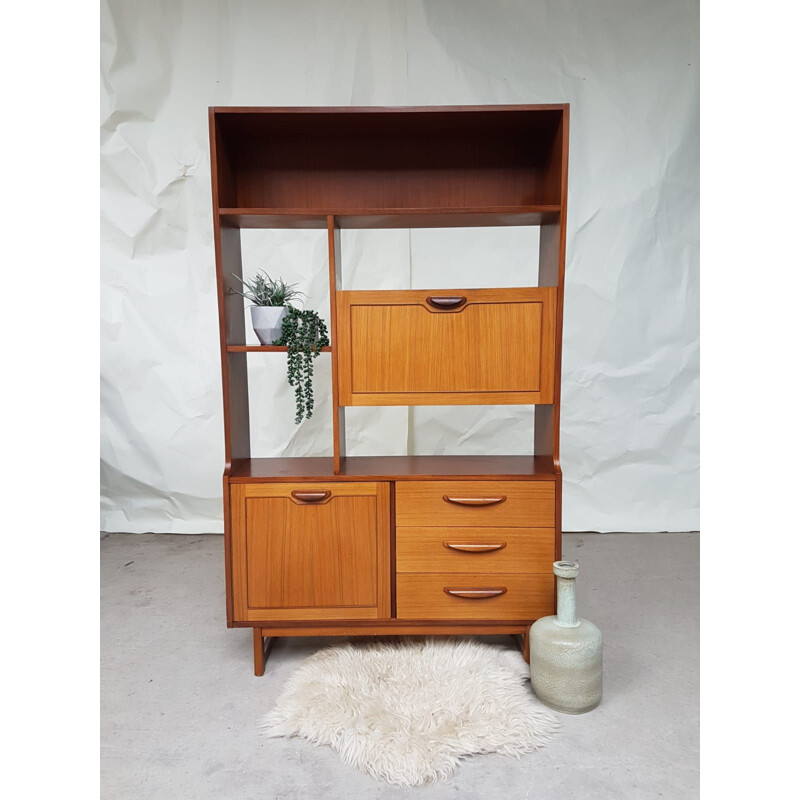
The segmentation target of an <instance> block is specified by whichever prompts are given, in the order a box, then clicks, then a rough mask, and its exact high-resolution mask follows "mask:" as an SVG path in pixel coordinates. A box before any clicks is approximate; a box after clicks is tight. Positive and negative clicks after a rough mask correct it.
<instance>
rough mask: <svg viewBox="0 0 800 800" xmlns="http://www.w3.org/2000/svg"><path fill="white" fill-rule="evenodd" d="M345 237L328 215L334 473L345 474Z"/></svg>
mask: <svg viewBox="0 0 800 800" xmlns="http://www.w3.org/2000/svg"><path fill="white" fill-rule="evenodd" d="M341 239H342V234H341V230H340V228H339V225H338V223H337V221H336V217H335V216H334V215H333V214H329V215H328V276H329V281H330V308H331V381H332V384H333V386H332V392H331V396H332V398H333V474H334V475H339V474H340V473H341V471H342V461H343V460H344V459H345V458H346V457H347V434H346V430H345V414H344V407H343V406H341V405H340V404H339V327H338V321H337V316H336V306H337V300H338V298H337V292H339V291H340V290H341V288H342V240H341Z"/></svg>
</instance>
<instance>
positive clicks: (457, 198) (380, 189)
mask: <svg viewBox="0 0 800 800" xmlns="http://www.w3.org/2000/svg"><path fill="white" fill-rule="evenodd" d="M210 115H211V119H210V122H211V136H212V172H213V175H214V179H215V189H214V198H215V206H216V208H217V209H220V210H221V209H239V210H248V209H264V210H267V209H269V210H271V211H272V213H275V214H277V215H279V216H280V215H281V213H282V210H291V211H292V212H296V214H295V213H288V214H284V216H285V217H287V218H294V221H295V222H296V223H299V224H298V227H299V226H300V224H302V225H305V226H309V227H310V226H312V225H313V224H314V223H316V222H317V220H316V218H317V217H318V216H319V212H320V211H321V210H322V211H325V210H328V211H329V213H330V210H335V212H336V213H337V215H341V216H342V217H345V216H346V217H347V219H348V220H349V222H350V223H351V227H417V226H422V223H423V218H425V217H430V216H434V217H435V216H436V215H437V214H444V215H448V214H449V215H451V216H453V217H454V218H455V221H453V220H451V221H450V222H449V224H448V226H449V225H453V226H457V225H458V224H462V225H464V224H474V220H475V217H471V218H464V221H462V222H460V223H459V222H458V219H457V218H458V216H459V214H460V213H462V212H465V211H467V210H470V209H474V210H475V212H476V213H480V210H481V209H509V210H510V213H511V214H512V215H513V214H514V211H513V209H523V208H525V207H539V206H544V207H553V206H557V207H559V208H560V207H561V205H562V195H563V189H564V184H565V181H566V159H565V155H564V154H565V150H566V129H567V115H568V107H567V106H475V107H441V106H440V107H430V108H405V109H404V108H394V109H387V108H370V109H358V108H296V109H291V108H289V109H287V108H274V109H246V108H242V109H215V108H212V109H210ZM365 210H366V211H365ZM491 213H494V214H499V213H500V212H499V211H495V212H491ZM303 214H305V215H306V217H303ZM239 216H240V217H241V216H242V215H241V214H240V215H239ZM249 216H251V217H252V216H258V215H249ZM399 216H404V217H405V219H403V220H402V224H401V220H399V219H395V218H396V217H399ZM409 217H411V218H413V219H411V220H409ZM298 218H299V219H298ZM498 218H499V217H498ZM376 220H378V221H377V222H376ZM468 220H472V222H468ZM410 221H413V222H414V223H415V224H414V225H410V224H409V222H410ZM259 222H260V220H259ZM242 224H243V225H244V227H247V226H252V225H255V221H253V220H249V221H248V222H246V223H241V222H240V225H242ZM440 224H442V223H437V226H438V225H440ZM488 224H509V223H508V222H506V223H502V222H497V221H490V222H489V223H488ZM513 224H517V222H514V223H513ZM522 224H537V223H536V222H535V221H530V222H524V223H522ZM258 227H262V226H261V225H258Z"/></svg>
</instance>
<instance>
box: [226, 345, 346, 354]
mask: <svg viewBox="0 0 800 800" xmlns="http://www.w3.org/2000/svg"><path fill="white" fill-rule="evenodd" d="M225 349H226V350H227V351H228V352H229V353H285V352H286V351H287V350H288V348H287V347H285V346H278V345H274V344H270V345H266V344H262V345H257V344H229V345H228V346H227V347H226V348H225ZM320 352H321V353H330V352H331V348H330V347H323V348H322V349H321V350H320Z"/></svg>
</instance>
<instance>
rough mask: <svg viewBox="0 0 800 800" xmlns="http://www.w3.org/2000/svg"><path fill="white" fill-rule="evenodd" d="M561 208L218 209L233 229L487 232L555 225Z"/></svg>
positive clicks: (555, 206)
mask: <svg viewBox="0 0 800 800" xmlns="http://www.w3.org/2000/svg"><path fill="white" fill-rule="evenodd" d="M560 210H561V209H560V206H557V205H546V206H519V207H513V206H498V207H494V208H471V209H463V208H461V209H453V208H448V209H443V208H385V209H381V210H380V211H378V212H376V211H374V210H371V209H358V210H353V209H351V210H348V211H341V210H339V209H336V208H329V209H297V208H280V209H278V208H221V209H220V210H219V215H220V219H221V220H222V222H223V224H226V225H230V226H231V227H234V228H323V229H324V228H325V227H326V226H327V224H328V216H329V215H333V216H335V217H336V224H337V225H338V227H340V228H346V229H349V228H359V229H365V228H366V229H374V228H486V227H506V226H515V225H516V226H521V225H544V224H546V223H551V222H557V220H558V214H559V212H560Z"/></svg>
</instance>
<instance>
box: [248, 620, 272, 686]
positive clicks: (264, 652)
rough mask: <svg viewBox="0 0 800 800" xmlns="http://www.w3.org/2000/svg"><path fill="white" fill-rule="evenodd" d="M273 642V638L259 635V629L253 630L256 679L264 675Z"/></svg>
mask: <svg viewBox="0 0 800 800" xmlns="http://www.w3.org/2000/svg"><path fill="white" fill-rule="evenodd" d="M273 641H274V637H270V636H267V637H265V636H262V635H261V628H253V662H254V668H255V674H256V677H257V678H260V677H261V676H262V675H263V674H264V670H265V668H266V664H267V656H268V655H269V651H270V649H271V648H272V642H273Z"/></svg>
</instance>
